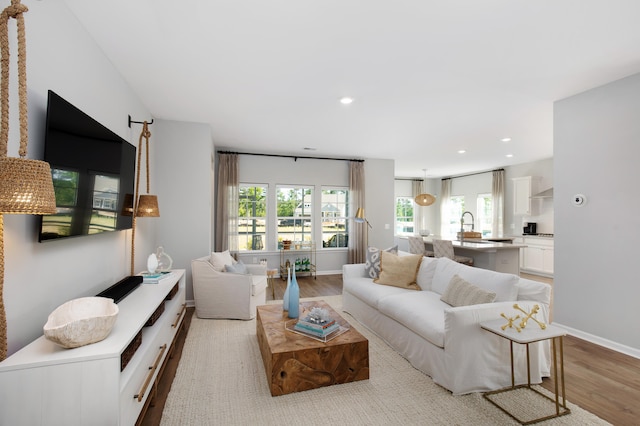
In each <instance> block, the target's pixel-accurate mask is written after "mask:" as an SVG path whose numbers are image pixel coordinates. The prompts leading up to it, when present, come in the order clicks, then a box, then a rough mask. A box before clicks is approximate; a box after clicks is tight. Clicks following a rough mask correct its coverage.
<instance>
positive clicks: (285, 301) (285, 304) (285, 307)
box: [282, 268, 291, 311]
mask: <svg viewBox="0 0 640 426" xmlns="http://www.w3.org/2000/svg"><path fill="white" fill-rule="evenodd" d="M290 288H291V270H290V269H289V268H287V288H286V290H285V291H284V296H282V310H283V311H288V310H289V289H290Z"/></svg>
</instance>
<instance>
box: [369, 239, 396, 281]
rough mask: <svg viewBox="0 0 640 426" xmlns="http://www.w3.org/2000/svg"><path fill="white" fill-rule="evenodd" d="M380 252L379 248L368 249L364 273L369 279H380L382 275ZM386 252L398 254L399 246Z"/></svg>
mask: <svg viewBox="0 0 640 426" xmlns="http://www.w3.org/2000/svg"><path fill="white" fill-rule="evenodd" d="M381 251H382V250H380V249H379V248H377V247H367V260H366V262H365V264H364V272H365V273H366V274H367V276H368V277H369V278H378V275H380V252H381ZM384 251H386V252H389V253H393V254H398V246H393V247H389V248H388V249H385V250H384Z"/></svg>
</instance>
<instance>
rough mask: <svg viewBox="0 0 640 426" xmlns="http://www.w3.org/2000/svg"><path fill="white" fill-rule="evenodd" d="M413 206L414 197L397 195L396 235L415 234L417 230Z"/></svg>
mask: <svg viewBox="0 0 640 426" xmlns="http://www.w3.org/2000/svg"><path fill="white" fill-rule="evenodd" d="M413 208H414V204H413V198H411V197H396V235H413V234H414V233H415V232H416V228H415V222H414V216H413V211H414V209H413Z"/></svg>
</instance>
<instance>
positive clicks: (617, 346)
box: [553, 322, 640, 359]
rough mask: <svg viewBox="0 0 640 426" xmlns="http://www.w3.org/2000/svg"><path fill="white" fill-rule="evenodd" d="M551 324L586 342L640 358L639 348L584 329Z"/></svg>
mask: <svg viewBox="0 0 640 426" xmlns="http://www.w3.org/2000/svg"><path fill="white" fill-rule="evenodd" d="M553 325H557V326H558V327H562V328H564V329H565V330H567V333H569V334H570V335H572V336H574V337H577V338H579V339H582V340H586V341H587V342H590V343H593V344H596V345H599V346H604V347H605V348H608V349H611V350H613V351H616V352H620V353H623V354H625V355H629V356H632V357H634V358H638V359H640V349H636V348H632V347H631V346H626V345H623V344H621V343H617V342H614V341H611V340H608V339H605V338H602V337H599V336H595V335H593V334H590V333H586V332H584V331H581V330H577V329H575V328H571V327H568V326H566V325H562V324H559V323H557V322H554V323H553Z"/></svg>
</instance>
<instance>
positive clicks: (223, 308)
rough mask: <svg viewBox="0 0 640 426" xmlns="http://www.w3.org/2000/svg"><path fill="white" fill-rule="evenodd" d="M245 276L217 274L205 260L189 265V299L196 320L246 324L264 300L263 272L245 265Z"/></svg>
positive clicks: (208, 258)
mask: <svg viewBox="0 0 640 426" xmlns="http://www.w3.org/2000/svg"><path fill="white" fill-rule="evenodd" d="M245 266H246V267H247V270H248V272H249V274H238V273H234V272H220V271H218V270H216V269H215V268H214V266H213V265H212V264H211V262H210V257H209V256H205V257H201V258H199V259H195V260H192V261H191V276H192V278H193V298H194V300H195V304H196V315H197V316H198V318H226V319H242V320H250V319H252V318H255V316H256V306H258V305H264V304H265V303H266V297H267V292H266V290H267V275H266V274H267V269H266V267H265V266H263V265H256V264H247V265H245Z"/></svg>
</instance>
